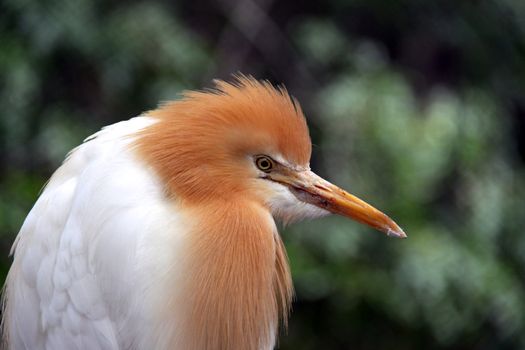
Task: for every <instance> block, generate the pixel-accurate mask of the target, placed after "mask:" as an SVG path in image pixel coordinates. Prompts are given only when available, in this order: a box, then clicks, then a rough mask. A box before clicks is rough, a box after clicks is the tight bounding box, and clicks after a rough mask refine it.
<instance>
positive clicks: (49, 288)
mask: <svg viewBox="0 0 525 350" xmlns="http://www.w3.org/2000/svg"><path fill="white" fill-rule="evenodd" d="M153 122H154V121H153V120H152V119H151V118H148V117H138V118H134V119H131V120H129V121H126V122H121V123H118V124H114V125H112V126H109V127H106V128H104V129H103V130H102V131H100V132H98V133H97V134H95V135H93V136H92V137H90V138H88V139H87V140H86V142H85V143H84V144H82V145H81V146H79V147H77V148H76V149H75V150H73V151H72V153H71V154H70V155H69V156H68V158H67V159H66V161H65V162H64V164H63V165H62V166H61V167H60V168H59V169H58V170H57V171H56V172H55V174H54V175H53V176H52V178H51V180H50V181H49V183H48V185H47V186H46V188H45V190H44V191H43V193H42V194H41V196H40V198H39V199H38V201H37V202H36V204H35V206H34V207H33V209H32V210H31V212H30V213H29V215H28V216H27V218H26V220H25V222H24V224H23V226H22V229H21V230H20V233H19V234H18V237H17V240H16V242H15V245H14V246H13V250H14V262H13V266H12V267H11V270H10V272H9V276H8V279H7V282H6V288H7V289H6V302H5V310H4V327H5V332H6V333H7V338H8V342H9V348H10V349H17V350H18V349H50V350H51V349H53V350H60V349H68V350H73V349H79V350H80V349H90V350H96V349H108V350H109V349H160V348H162V346H163V345H164V344H162V341H161V340H160V339H161V338H162V337H159V334H161V332H163V330H161V328H162V329H166V327H164V326H162V325H159V324H158V322H156V319H155V315H154V314H153V312H154V310H155V307H157V308H158V305H157V306H156V305H154V303H155V301H156V300H159V299H162V298H159V293H162V283H158V282H159V280H162V276H163V275H165V274H167V273H168V271H167V269H168V267H169V268H171V269H172V268H173V266H172V265H173V263H172V260H170V258H169V257H170V256H172V255H173V254H174V249H176V248H177V247H178V246H180V244H179V243H178V242H179V240H180V237H181V236H182V233H180V235H178V234H177V232H179V231H180V230H181V229H180V227H181V225H180V224H179V223H180V218H179V217H177V215H176V211H174V208H173V204H171V203H170V202H168V201H167V199H165V198H164V193H163V189H162V186H161V185H160V183H159V182H158V180H157V179H156V177H155V176H154V175H153V174H152V173H151V172H150V170H148V169H147V168H146V167H145V166H144V165H143V164H141V163H140V161H139V160H137V159H136V158H135V156H134V154H133V152H132V151H131V150H130V147H129V144H130V142H131V141H132V138H131V137H130V136H129V135H131V134H133V133H134V132H136V131H138V130H140V129H142V128H144V127H146V126H148V125H150V124H151V123H153ZM174 233H175V234H174ZM152 236H155V237H152ZM153 252H155V253H154V254H153ZM170 261H171V263H170ZM164 266H168V267H164ZM172 272H173V271H170V273H172ZM152 310H153V311H152ZM165 331H167V330H165ZM159 332H160V333H159ZM155 344H156V345H155Z"/></svg>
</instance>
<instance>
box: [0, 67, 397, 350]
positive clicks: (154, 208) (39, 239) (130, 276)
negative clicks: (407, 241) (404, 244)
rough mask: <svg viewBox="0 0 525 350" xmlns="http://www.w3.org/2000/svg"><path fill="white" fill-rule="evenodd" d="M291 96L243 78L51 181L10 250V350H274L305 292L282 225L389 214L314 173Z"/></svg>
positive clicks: (115, 130) (107, 132) (374, 223)
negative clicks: (299, 293) (300, 291)
mask: <svg viewBox="0 0 525 350" xmlns="http://www.w3.org/2000/svg"><path fill="white" fill-rule="evenodd" d="M311 151H312V144H311V140H310V136H309V131H308V126H307V123H306V119H305V117H304V114H303V112H302V109H301V107H300V105H299V103H298V101H297V100H296V99H295V98H294V97H292V96H291V95H290V94H289V93H288V91H287V90H286V89H285V88H284V87H283V86H275V85H273V84H271V83H270V82H268V81H264V80H257V79H255V78H253V77H252V76H249V75H242V74H238V75H235V76H233V77H232V78H231V79H230V80H214V85H213V87H212V88H209V89H207V90H196V91H185V92H183V93H182V95H181V97H180V98H178V99H176V100H174V101H171V102H167V103H163V104H161V105H159V107H157V109H155V110H151V111H149V112H145V113H143V114H141V115H139V116H138V117H134V118H131V119H129V120H127V121H122V122H118V123H116V124H113V125H110V126H107V127H105V128H102V129H101V130H100V131H99V132H97V133H95V134H94V135H92V136H90V137H88V138H87V139H86V140H85V141H84V142H83V143H82V144H81V145H80V146H78V147H76V148H75V149H73V150H72V151H71V152H70V153H69V154H68V155H67V156H66V159H65V161H64V162H63V164H62V165H61V166H60V167H59V168H58V169H57V170H56V172H55V173H54V174H53V175H52V176H51V178H50V180H49V181H48V183H47V184H46V185H45V188H44V189H43V190H42V192H41V194H40V196H39V198H38V199H37V201H36V203H35V205H34V207H33V208H32V209H31V211H30V213H29V214H28V215H27V217H26V219H25V221H24V223H23V225H22V227H21V229H20V231H19V233H18V235H17V237H16V240H15V242H14V244H13V247H12V250H11V254H13V256H14V257H13V263H12V266H11V268H10V270H9V273H8V277H7V279H6V284H5V291H4V296H3V297H4V303H3V305H4V309H3V341H4V345H6V346H7V348H8V349H15V350H18V349H53V350H57V349H58V350H61V349H68V350H71V349H79V350H80V349H82V350H84V349H89V350H93V349H108V350H114V349H133V350H142V349H148V350H149V349H159V350H163V349H175V350H178V349H189V350H197V349H199V350H200V349H219V350H223V349H224V350H228V349H234V350H237V349H247V350H252V349H253V350H266V349H273V348H274V346H275V344H276V342H277V338H278V334H279V331H280V329H282V328H284V327H286V325H287V322H288V317H289V315H290V305H291V302H292V298H293V293H294V292H293V286H292V280H291V273H290V268H289V265H288V257H287V254H286V250H285V246H284V244H283V241H282V239H281V236H280V234H279V232H278V227H280V223H283V224H290V223H293V222H296V221H299V220H302V219H308V218H318V217H322V216H325V215H328V214H339V215H342V216H345V217H348V218H351V219H354V220H356V221H358V222H360V223H363V224H366V225H369V226H371V227H373V228H375V229H378V230H380V231H382V232H384V233H386V234H387V235H389V236H393V237H399V238H404V237H406V234H405V233H404V232H403V230H402V229H401V228H400V227H399V226H398V225H397V224H396V223H395V222H394V221H393V220H392V219H390V218H389V217H388V216H387V215H385V214H384V213H382V212H381V211H379V210H377V209H375V208H374V207H372V206H371V205H369V204H367V203H366V202H364V201H363V200H361V199H359V198H357V197H356V196H354V195H352V194H350V193H348V192H346V191H345V190H343V189H341V188H339V187H337V186H336V185H334V184H332V183H330V182H328V181H327V180H324V179H323V178H321V177H319V176H318V175H316V174H315V173H314V172H312V171H311V169H310V156H311Z"/></svg>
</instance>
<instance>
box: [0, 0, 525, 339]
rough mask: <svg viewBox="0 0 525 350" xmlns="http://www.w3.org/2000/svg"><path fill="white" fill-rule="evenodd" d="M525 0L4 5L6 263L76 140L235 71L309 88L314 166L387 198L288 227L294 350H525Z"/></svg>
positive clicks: (0, 13) (1, 94)
mask: <svg viewBox="0 0 525 350" xmlns="http://www.w3.org/2000/svg"><path fill="white" fill-rule="evenodd" d="M524 16H525V6H524V5H523V2H522V1H518V0H516V1H513V0H506V1H498V2H496V1H463V2H454V1H440V2H432V3H430V2H428V3H427V2H422V1H417V0H403V1H397V2H385V1H378V0H374V1H363V0H348V1H340V0H330V1H327V2H325V3H320V2H313V1H307V2H305V3H301V4H299V3H297V4H296V3H294V2H292V1H282V2H273V1H271V0H265V1H258V2H252V1H240V2H236V1H226V0H223V1H219V2H211V1H210V2H208V1H207V0H197V1H191V2H190V1H181V2H178V3H177V4H172V3H169V2H162V1H149V2H145V1H130V2H122V1H117V0H113V1H104V2H102V1H87V0H68V1H65V0H51V1H48V0H45V1H35V0H2V2H1V3H0V106H2V111H1V112H0V113H1V118H0V249H1V250H0V251H1V252H2V254H1V257H0V271H1V273H2V276H5V274H6V273H7V269H8V266H9V259H8V258H7V254H8V251H9V247H10V245H11V242H12V241H13V239H14V237H15V235H16V233H17V230H18V229H19V227H20V226H21V224H22V222H23V219H24V217H25V215H26V214H27V212H28V211H29V210H30V208H31V205H32V203H33V202H34V201H35V199H36V198H37V196H38V193H39V190H40V189H41V187H42V186H43V185H44V183H45V181H46V179H47V178H48V177H49V176H50V174H51V173H52V171H53V170H54V169H55V168H56V167H57V166H58V165H59V164H60V162H61V161H62V159H63V158H64V156H65V155H66V153H67V152H68V151H69V150H70V149H71V148H73V147H74V146H75V145H77V144H79V143H80V142H81V141H82V140H83V139H84V138H85V137H87V136H89V135H90V134H91V133H93V132H95V131H96V130H98V129H99V128H100V127H102V126H103V125H107V124H110V123H113V122H116V121H119V120H123V119H127V118H130V117H132V116H134V115H138V114H140V113H141V112H142V111H144V110H148V109H151V108H154V107H155V106H156V104H157V103H158V102H159V101H163V100H167V99H174V98H177V94H178V92H180V91H181V90H183V89H189V88H201V87H205V86H210V80H211V79H212V78H216V77H218V78H228V76H229V75H230V74H231V73H235V72H237V71H242V72H244V73H251V74H254V75H255V76H256V77H258V78H269V79H270V80H272V81H274V82H283V83H285V84H286V85H287V87H288V89H289V90H290V91H291V92H292V93H293V94H295V95H296V96H298V97H299V99H300V100H301V101H302V105H303V107H304V109H305V111H306V113H307V117H308V119H309V123H310V125H311V133H312V139H313V142H314V144H315V147H314V154H313V161H312V166H313V168H314V169H315V170H317V171H318V172H319V173H321V175H323V176H325V177H327V178H329V179H330V180H332V181H333V182H335V183H337V184H340V185H341V186H343V187H345V188H347V189H348V190H350V191H351V192H353V193H355V194H357V195H359V196H360V197H362V198H364V199H367V200H368V201H370V202H371V203H372V204H374V205H376V206H377V207H379V208H381V209H384V210H385V211H386V212H388V213H389V214H391V216H392V217H393V218H395V219H396V221H397V222H398V223H400V224H401V226H403V227H404V228H405V230H406V232H407V233H408V235H409V238H408V239H407V240H404V241H397V240H391V239H385V238H384V237H383V236H382V235H380V234H378V233H376V232H372V231H371V230H370V229H369V228H366V227H362V226H359V225H358V224H355V223H352V222H348V221H347V220H344V219H341V218H337V217H332V218H326V219H322V220H318V221H314V222H308V223H302V224H297V225H295V226H291V227H290V228H286V230H285V232H284V237H285V241H286V244H287V248H288V252H289V255H290V260H291V265H292V270H293V274H294V280H295V285H296V291H297V302H296V303H295V306H294V312H293V314H292V319H291V322H290V329H289V331H288V334H287V335H284V336H283V337H282V339H281V343H280V347H281V348H282V349H347V348H353V349H383V348H393V349H422V348H424V349H522V348H525V298H524V296H525V279H524V278H523V276H525V236H524V235H523V234H522V232H523V227H525V212H524V209H525V176H524V166H523V161H524V159H525V22H524V21H523V18H524Z"/></svg>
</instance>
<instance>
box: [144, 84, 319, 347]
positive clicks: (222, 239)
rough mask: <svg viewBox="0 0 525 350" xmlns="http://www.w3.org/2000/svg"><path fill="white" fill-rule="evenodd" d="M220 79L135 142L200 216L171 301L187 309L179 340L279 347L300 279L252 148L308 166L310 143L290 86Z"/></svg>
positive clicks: (164, 111)
mask: <svg viewBox="0 0 525 350" xmlns="http://www.w3.org/2000/svg"><path fill="white" fill-rule="evenodd" d="M218 86H219V88H220V90H217V91H215V92H213V93H203V92H190V93H186V94H185V98H184V99H183V100H181V101H177V102H174V103H171V104H168V105H165V106H163V107H161V108H160V109H158V110H156V111H153V112H150V113H148V115H149V116H150V117H152V118H155V119H157V122H156V123H154V124H153V125H151V126H149V127H148V128H146V129H144V130H143V131H141V132H140V133H139V134H138V138H137V141H136V143H135V146H136V150H137V153H138V154H139V156H140V157H141V158H142V159H143V160H144V161H145V162H146V163H147V164H148V165H149V166H150V167H151V168H152V169H153V170H154V171H155V172H156V173H157V174H158V175H159V177H160V179H161V180H162V181H163V182H164V184H165V189H166V193H167V195H168V196H169V198H171V199H172V200H174V201H176V203H178V204H180V205H179V206H178V207H179V208H182V207H184V211H185V215H186V216H187V217H191V218H192V222H193V224H192V227H191V229H190V234H189V235H188V242H187V251H186V254H185V256H184V257H183V260H184V266H186V268H187V270H186V271H185V275H187V276H190V277H189V278H188V279H187V280H186V281H185V282H184V283H185V285H184V289H183V292H182V295H181V296H180V298H181V299H178V300H175V301H172V302H171V304H173V305H172V306H171V309H172V310H174V311H173V312H174V313H175V312H178V313H179V314H177V315H176V316H175V315H174V316H173V317H180V308H181V305H182V307H183V308H184V312H183V321H181V322H182V324H183V326H184V334H183V335H179V336H178V339H177V340H176V342H177V343H174V344H173V345H174V347H176V346H179V347H177V348H184V349H195V350H196V349H199V350H200V349H247V350H259V349H262V348H267V347H271V346H272V345H273V342H274V341H275V338H276V336H277V332H278V326H279V320H281V321H282V322H286V320H287V316H288V312H289V308H290V302H291V298H292V283H291V278H290V272H289V267H288V261H287V257H286V252H285V249H284V246H283V243H282V241H281V239H280V237H279V235H278V233H277V231H276V228H275V224H274V222H273V219H272V217H271V216H270V212H269V209H268V208H267V207H266V206H265V203H264V201H263V200H261V198H258V195H257V191H254V187H253V181H254V180H252V179H253V178H254V177H253V175H251V174H250V173H249V169H250V168H249V167H248V166H247V162H249V161H251V160H250V159H251V158H249V156H248V155H250V154H257V152H261V150H263V151H264V152H266V151H267V152H268V153H276V154H281V155H282V156H283V157H285V158H286V159H288V160H290V161H292V162H294V163H296V164H307V163H308V160H309V158H310V152H311V143H310V139H309V136H308V130H307V126H306V122H305V120H304V117H303V116H302V113H301V111H300V109H299V107H298V106H297V105H295V104H294V103H293V101H292V100H291V99H290V97H289V96H288V95H287V94H286V93H285V92H284V91H280V90H275V89H273V88H272V87H270V86H269V85H265V84H260V83H257V82H255V81H253V80H251V79H248V78H245V79H241V86H233V85H228V84H226V83H221V82H219V83H218ZM265 147H275V149H266V148H265ZM177 258H178V259H179V260H180V259H181V257H177ZM173 288H181V286H180V285H178V286H174V287H173ZM168 304H170V303H169V302H168ZM167 312H169V310H168V311H167ZM167 317H168V318H169V315H168V316H167ZM168 320H169V319H168ZM179 324H180V323H179ZM181 339H182V340H181ZM174 341H175V340H174ZM181 342H182V344H181Z"/></svg>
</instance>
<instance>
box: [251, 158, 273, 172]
mask: <svg viewBox="0 0 525 350" xmlns="http://www.w3.org/2000/svg"><path fill="white" fill-rule="evenodd" d="M255 165H256V166H257V168H259V170H261V171H264V172H265V173H267V172H270V171H271V170H272V169H273V166H274V163H273V159H272V158H270V157H268V156H257V158H255Z"/></svg>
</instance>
